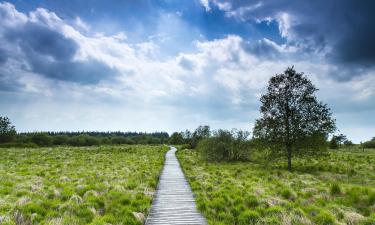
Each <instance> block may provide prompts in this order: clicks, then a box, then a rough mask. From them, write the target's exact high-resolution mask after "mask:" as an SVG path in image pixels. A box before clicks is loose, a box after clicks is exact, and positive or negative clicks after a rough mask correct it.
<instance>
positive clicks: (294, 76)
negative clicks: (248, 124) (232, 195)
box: [253, 67, 336, 170]
mask: <svg viewBox="0 0 375 225" xmlns="http://www.w3.org/2000/svg"><path fill="white" fill-rule="evenodd" d="M317 90H318V89H316V88H315V86H314V85H313V84H312V83H311V81H310V80H309V79H308V78H307V77H306V76H304V74H303V73H297V72H296V71H295V70H294V67H288V68H287V69H286V70H285V72H284V73H283V74H278V75H275V76H273V77H272V78H271V79H270V80H269V82H268V87H267V93H266V94H263V95H262V96H261V98H260V101H261V103H262V105H261V108H260V112H261V114H262V117H261V118H260V119H258V120H256V123H255V126H254V132H253V135H254V138H256V139H258V141H259V142H260V143H261V144H262V146H264V147H267V148H270V149H271V151H272V152H273V155H274V156H275V157H276V156H284V157H285V156H286V158H287V160H288V169H289V170H291V169H292V157H293V155H297V154H309V153H311V154H315V153H320V152H322V151H323V150H324V149H326V140H327V137H328V134H330V133H332V132H333V131H335V129H336V126H335V120H334V119H332V114H331V112H330V109H329V108H328V107H327V105H326V104H323V103H322V102H318V100H317V98H316V96H315V95H314V94H315V92H316V91H317Z"/></svg>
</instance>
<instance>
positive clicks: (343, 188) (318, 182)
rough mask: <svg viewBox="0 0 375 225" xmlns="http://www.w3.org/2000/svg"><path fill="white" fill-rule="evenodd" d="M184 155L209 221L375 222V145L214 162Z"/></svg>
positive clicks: (218, 223) (366, 224)
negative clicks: (289, 159)
mask: <svg viewBox="0 0 375 225" xmlns="http://www.w3.org/2000/svg"><path fill="white" fill-rule="evenodd" d="M178 158H179V160H180V163H181V164H182V167H183V170H184V172H185V175H186V177H187V179H188V180H189V182H190V185H191V187H192V189H193V192H194V193H195V195H196V199H197V206H198V209H199V210H200V211H201V212H202V213H203V214H204V215H205V216H206V218H207V220H208V222H209V224H212V225H221V224H239V225H245V224H246V225H247V224H275V225H276V224H285V225H286V224H301V225H302V224H322V225H323V224H324V225H329V224H362V225H374V224H375V151H374V150H365V151H362V150H361V149H355V148H353V149H340V150H335V151H330V152H329V156H328V157H325V158H320V159H319V160H317V159H314V158H295V160H294V162H293V163H294V165H293V167H294V169H293V171H292V172H289V171H288V170H287V168H286V165H285V164H286V163H285V160H284V159H280V160H265V157H264V156H263V155H262V154H260V153H256V152H253V153H252V156H251V159H250V161H249V162H220V163H209V162H205V161H202V160H201V158H200V157H199V154H198V152H196V151H195V150H180V151H179V152H178Z"/></svg>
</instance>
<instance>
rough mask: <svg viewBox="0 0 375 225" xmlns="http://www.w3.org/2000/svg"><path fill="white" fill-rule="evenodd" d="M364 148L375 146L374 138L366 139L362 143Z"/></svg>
mask: <svg viewBox="0 0 375 225" xmlns="http://www.w3.org/2000/svg"><path fill="white" fill-rule="evenodd" d="M362 146H363V147H364V148H375V140H371V141H366V142H364V143H363V144H362Z"/></svg>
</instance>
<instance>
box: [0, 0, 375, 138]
mask: <svg viewBox="0 0 375 225" xmlns="http://www.w3.org/2000/svg"><path fill="white" fill-rule="evenodd" d="M204 4H206V6H208V7H209V3H208V1H205V3H204ZM222 7H224V6H222ZM225 7H226V8H228V9H229V8H230V7H229V6H225ZM253 7H257V6H256V5H255V6H253ZM258 7H259V6H258ZM206 9H207V8H206ZM0 10H2V11H1V13H3V14H1V18H2V19H3V20H2V21H0V24H1V26H0V32H2V33H3V32H6V31H7V29H9V28H10V27H20V25H25V24H26V23H28V22H30V23H34V24H38V25H40V26H45V27H48V28H49V29H50V30H52V31H54V32H57V33H59V34H61V35H63V36H64V37H65V38H67V39H70V40H73V41H74V42H75V43H76V44H77V45H78V50H77V52H75V55H74V57H73V59H72V60H73V61H77V62H84V61H88V60H91V59H95V60H96V61H97V62H100V63H103V64H105V65H107V66H108V67H110V68H112V69H115V70H116V71H118V74H116V75H114V76H110V77H107V76H105V77H103V78H102V79H100V81H99V82H97V83H94V84H93V83H90V84H80V83H75V82H70V81H61V80H54V79H47V78H45V77H44V76H42V75H41V74H38V73H37V72H32V71H29V70H28V69H27V63H24V61H25V60H26V59H25V58H24V57H25V56H24V55H23V53H22V52H17V50H18V49H19V48H18V45H17V43H9V41H8V40H5V39H1V38H0V41H1V43H7V44H8V45H7V46H11V47H10V48H9V51H10V50H13V53H12V54H13V56H11V57H10V58H9V59H8V60H7V61H6V63H5V64H3V65H2V66H1V67H0V74H2V75H0V78H2V79H4V80H6V81H7V82H9V80H11V79H13V80H16V82H17V83H18V85H19V86H20V87H18V88H17V89H16V92H18V95H23V96H22V98H28V96H29V95H30V94H32V97H31V98H33V100H32V101H31V100H30V101H29V102H28V104H27V107H26V106H25V107H22V108H19V112H18V113H16V114H15V115H16V117H17V118H18V121H20V122H19V123H18V124H16V125H18V126H20V127H21V128H22V127H23V129H32V128H33V127H35V129H63V128H59V127H60V126H62V127H64V129H97V127H95V126H93V125H92V124H93V123H92V120H98V121H100V122H99V123H98V126H100V127H101V129H104V130H105V129H111V130H113V129H121V128H122V127H124V128H123V129H132V128H133V127H134V129H135V130H142V129H143V130H150V129H153V130H158V129H164V128H166V129H167V130H168V131H172V130H182V129H185V128H190V129H191V128H193V127H195V126H197V125H199V124H200V123H206V121H208V123H210V124H212V125H215V126H217V127H225V128H229V127H230V126H231V125H233V126H237V127H242V128H244V127H247V128H248V129H251V127H250V125H249V122H251V121H252V120H254V119H255V118H253V117H254V116H256V112H257V111H258V106H259V103H258V98H259V95H260V93H261V92H262V91H263V90H264V87H265V86H266V84H267V81H268V79H269V77H270V76H272V75H274V74H276V73H281V72H283V71H284V69H285V68H286V67H287V66H291V65H295V67H296V69H297V70H298V71H305V72H306V73H307V74H309V75H311V76H310V78H311V79H312V80H313V81H314V83H316V84H317V86H318V88H320V89H321V92H322V93H324V95H322V99H323V100H324V101H326V102H328V103H333V102H340V101H344V100H345V101H347V99H350V101H351V102H350V103H358V104H361V103H366V102H369V101H371V99H372V98H373V97H374V93H375V89H374V88H373V85H371V84H373V83H374V81H375V80H374V77H375V76H374V74H373V73H369V74H367V75H365V76H362V77H359V78H357V79H354V80H351V81H346V82H338V81H336V80H333V79H330V76H329V75H330V73H332V71H335V68H334V67H333V66H332V65H330V64H328V63H326V62H324V61H321V60H320V59H319V55H312V56H310V58H304V57H299V58H295V57H294V58H293V57H285V56H286V55H287V54H291V53H296V52H298V49H296V48H294V47H291V46H288V45H287V44H285V45H278V44H277V43H275V42H273V41H271V40H269V39H261V40H259V41H258V42H254V43H250V44H254V45H267V46H271V47H272V49H274V50H275V51H276V52H278V53H279V54H281V57H280V58H261V57H260V56H259V55H257V54H254V53H252V52H251V51H249V50H248V49H246V45H247V44H249V43H247V42H246V41H245V40H243V38H241V37H239V36H237V35H228V36H227V37H225V38H221V39H216V40H211V41H207V40H206V41H204V40H199V41H196V42H195V43H194V44H193V45H192V48H191V50H190V51H189V52H184V51H182V52H179V53H178V54H176V55H170V56H169V57H167V58H163V57H158V56H159V54H161V53H160V52H162V51H163V50H164V49H162V48H161V46H160V45H159V44H160V43H159V44H158V43H157V42H156V41H154V39H152V38H151V39H150V40H147V41H145V42H141V43H136V44H134V43H130V42H129V41H128V39H127V38H126V35H125V32H120V33H118V34H115V35H106V34H104V33H101V34H95V35H89V34H86V33H85V32H84V31H83V30H80V29H82V28H84V27H81V28H77V27H74V26H73V25H69V23H67V22H66V21H64V20H62V19H61V18H59V17H58V16H57V15H56V14H55V13H53V12H49V11H47V10H45V9H37V10H36V11H33V12H31V13H30V14H29V15H26V14H23V13H20V12H18V11H17V10H16V9H15V8H14V6H13V5H11V4H9V3H2V4H0ZM247 10H250V8H248V9H247ZM173 18H175V17H173ZM279 20H280V22H279V24H280V26H281V27H280V31H281V32H282V35H283V36H285V37H289V36H290V33H289V27H290V23H291V19H290V17H289V15H288V14H280V17H279ZM80 23H81V24H86V23H85V22H84V21H80ZM75 25H77V24H75ZM172 25H173V27H175V28H176V29H177V28H178V27H179V26H180V25H181V23H180V22H174V23H172ZM88 27H89V26H88V25H87V28H88ZM164 29H166V28H162V27H160V29H159V30H158V32H159V33H161V34H163V33H164V32H165V30H164ZM177 33H179V32H177ZM0 36H1V35H0ZM260 51H264V50H262V48H260ZM312 58H313V59H312ZM183 61H184V62H183ZM4 74H5V75H4ZM1 76H3V77H1ZM2 79H0V82H2ZM0 84H1V83H0ZM6 84H7V83H6ZM0 88H1V85H0ZM337 92H339V93H337ZM35 95H36V96H39V97H40V96H43V99H40V100H38V97H36V96H35ZM0 103H1V104H3V103H2V102H0ZM2 108H3V106H2ZM8 108H9V107H8ZM46 108H49V110H47V112H44V110H45V109H46ZM8 110H10V109H8ZM5 112H10V111H5ZM24 112H30V113H31V114H34V115H36V119H35V120H34V121H30V122H29V123H28V124H26V125H24V124H23V123H25V121H27V120H26V119H25V118H26V117H23V113H24ZM40 115H49V118H48V119H46V120H47V121H49V122H48V123H45V124H44V125H40V126H38V122H40V121H42V120H43V119H44V118H41V116H40ZM86 115H87V116H86ZM251 116H252V117H251ZM47 117H48V116H47ZM55 118H60V119H61V118H64V119H65V120H67V121H69V123H65V122H64V119H61V121H62V122H61V121H60V120H59V121H60V122H59V121H57V119H55ZM114 118H116V119H114ZM114 120H115V122H113V121H114ZM108 121H111V122H109V124H106V123H107V122H108ZM49 123H50V124H52V125H51V127H50V128H49V125H48V124H49ZM67 124H72V125H71V126H70V125H69V126H68V125H67ZM118 124H121V125H118ZM122 124H125V125H122ZM176 124H177V125H176Z"/></svg>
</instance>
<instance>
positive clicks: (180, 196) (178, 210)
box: [146, 147, 207, 225]
mask: <svg viewBox="0 0 375 225" xmlns="http://www.w3.org/2000/svg"><path fill="white" fill-rule="evenodd" d="M175 153H176V148H174V147H171V150H169V151H168V152H167V154H166V156H165V158H166V159H165V164H164V168H163V172H162V174H161V176H160V180H159V184H158V187H157V190H156V196H155V198H154V201H153V203H152V206H151V211H150V214H149V215H148V218H147V220H146V225H154V224H162V225H177V224H181V225H182V224H183V225H188V224H197V225H198V224H199V225H201V224H202V225H206V224H207V222H206V220H205V218H204V217H203V216H202V215H201V214H200V213H199V212H198V211H197V209H196V206H195V200H194V195H193V192H192V191H191V189H190V186H189V184H188V182H187V181H186V179H185V176H184V174H183V172H182V170H181V167H180V164H179V162H178V160H177V158H176V155H175Z"/></svg>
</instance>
